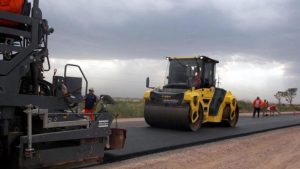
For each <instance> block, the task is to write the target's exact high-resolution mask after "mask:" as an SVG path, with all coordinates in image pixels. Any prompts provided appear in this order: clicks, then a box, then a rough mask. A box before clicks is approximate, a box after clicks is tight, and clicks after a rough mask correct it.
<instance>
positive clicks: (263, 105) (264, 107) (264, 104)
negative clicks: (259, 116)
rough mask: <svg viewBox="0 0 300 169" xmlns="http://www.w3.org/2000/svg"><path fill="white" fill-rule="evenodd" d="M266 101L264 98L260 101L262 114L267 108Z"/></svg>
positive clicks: (264, 113) (265, 112) (265, 113)
mask: <svg viewBox="0 0 300 169" xmlns="http://www.w3.org/2000/svg"><path fill="white" fill-rule="evenodd" d="M268 106H269V105H268V101H267V100H266V99H265V100H264V101H263V102H262V103H261V109H262V112H263V116H266V115H267V108H268Z"/></svg>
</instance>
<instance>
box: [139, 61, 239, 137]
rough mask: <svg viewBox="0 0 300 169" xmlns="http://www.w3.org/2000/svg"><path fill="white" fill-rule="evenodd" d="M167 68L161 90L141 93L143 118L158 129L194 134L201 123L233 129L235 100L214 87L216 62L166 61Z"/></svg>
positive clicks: (237, 110) (235, 121) (149, 89)
mask: <svg viewBox="0 0 300 169" xmlns="http://www.w3.org/2000/svg"><path fill="white" fill-rule="evenodd" d="M167 59H168V61H169V62H168V63H169V68H168V73H167V74H168V76H167V77H166V78H167V80H166V82H167V83H166V84H165V85H164V86H163V87H162V88H154V87H150V86H149V83H150V80H149V77H147V79H146V87H147V88H148V90H147V91H146V92H145V93H144V101H145V107H144V118H145V121H146V122H147V124H149V125H150V126H152V127H158V128H173V129H181V130H191V131H197V130H198V129H199V128H200V127H201V125H202V124H203V123H207V122H209V123H223V122H224V123H225V124H226V125H228V126H230V127H235V126H236V124H237V122H238V118H239V107H238V105H237V100H236V97H235V96H234V95H233V94H232V93H231V92H230V91H226V90H224V89H222V88H218V87H216V79H215V74H216V64H217V63H219V62H218V61H217V60H214V59H211V58H209V57H207V56H196V57H167Z"/></svg>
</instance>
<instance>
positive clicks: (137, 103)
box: [81, 98, 300, 118]
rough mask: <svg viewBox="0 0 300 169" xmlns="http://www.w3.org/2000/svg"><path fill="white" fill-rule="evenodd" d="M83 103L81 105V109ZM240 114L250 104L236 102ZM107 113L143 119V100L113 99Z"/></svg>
mask: <svg viewBox="0 0 300 169" xmlns="http://www.w3.org/2000/svg"><path fill="white" fill-rule="evenodd" d="M83 105H84V104H83V103H82V104H81V106H82V108H83ZM238 105H239V108H240V113H249V112H252V111H253V108H252V104H251V102H249V101H238ZM100 108H101V107H100V104H97V107H96V112H97V111H98V110H100ZM278 109H279V111H280V112H286V111H300V105H292V106H290V105H286V104H282V105H280V106H278ZM108 111H109V112H112V113H118V114H119V118H134V117H144V101H143V99H130V98H115V104H114V105H109V106H108Z"/></svg>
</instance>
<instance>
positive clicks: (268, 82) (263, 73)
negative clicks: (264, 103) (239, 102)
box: [218, 56, 286, 101]
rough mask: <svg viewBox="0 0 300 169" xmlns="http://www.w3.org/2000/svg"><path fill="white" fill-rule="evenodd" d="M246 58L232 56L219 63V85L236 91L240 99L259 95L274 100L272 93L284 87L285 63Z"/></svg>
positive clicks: (248, 98)
mask: <svg viewBox="0 0 300 169" xmlns="http://www.w3.org/2000/svg"><path fill="white" fill-rule="evenodd" d="M238 58H240V59H238ZM254 59H257V58H254ZM248 60H250V58H248V59H244V58H243V57H241V56H239V57H237V56H234V57H232V60H231V61H227V62H225V63H221V64H220V67H219V68H218V74H219V76H220V77H221V82H222V84H221V86H222V87H224V88H225V89H228V90H231V91H233V92H234V93H236V95H237V96H238V98H240V99H246V100H250V99H252V98H255V97H256V96H260V97H262V98H266V99H267V100H271V101H275V99H274V94H275V93H276V92H277V91H278V90H283V89H285V88H286V86H285V85H286V84H285V81H284V77H285V71H286V65H285V64H284V63H279V62H276V61H267V60H260V61H257V62H249V61H248Z"/></svg>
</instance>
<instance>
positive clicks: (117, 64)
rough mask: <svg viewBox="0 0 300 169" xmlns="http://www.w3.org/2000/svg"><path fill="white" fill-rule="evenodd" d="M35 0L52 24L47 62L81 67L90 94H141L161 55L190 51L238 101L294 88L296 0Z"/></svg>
mask: <svg viewBox="0 0 300 169" xmlns="http://www.w3.org/2000/svg"><path fill="white" fill-rule="evenodd" d="M40 3H41V8H42V10H43V14H44V18H46V19H48V22H49V24H50V26H52V27H54V29H55V32H54V34H52V35H51V37H50V38H49V46H50V58H51V63H52V68H57V69H58V73H59V74H62V73H63V69H62V68H63V65H64V64H66V63H75V64H79V65H81V66H82V68H83V70H84V72H85V74H86V76H87V77H88V79H89V83H90V87H93V88H95V90H96V93H97V94H100V93H106V94H111V95H112V96H121V97H142V95H143V92H144V90H145V87H144V86H145V78H146V77H147V76H149V77H150V79H151V84H152V85H153V86H162V85H163V84H164V76H165V72H166V66H167V62H166V60H165V57H166V56H196V55H207V56H210V57H212V58H215V59H217V60H219V61H220V63H219V64H218V68H217V69H218V76H219V77H220V79H221V80H220V81H221V87H223V88H225V89H227V90H231V91H232V92H233V93H234V94H235V95H237V97H238V98H240V99H244V100H252V99H253V98H254V97H256V96H261V97H262V98H267V99H269V100H271V101H275V100H274V96H273V95H274V94H275V93H276V92H277V91H278V90H286V89H287V88H290V87H297V88H300V85H299V83H300V78H299V75H300V66H298V64H299V60H300V57H299V54H300V47H299V44H300V22H299V20H300V12H299V10H298V9H300V1H298V0H284V1H283V0H264V1H261V0H251V1H249V0H210V1H206V0H180V1H179V0H159V1H158V0H114V1H111V0H88V1H87V0H60V1H50V0H48V1H45V0H43V1H41V2H40ZM70 72H71V73H70V74H71V75H76V73H77V72H76V70H72V71H70ZM51 75H52V72H50V73H48V75H47V77H48V78H49V77H50V76H51ZM295 101H296V102H298V103H300V96H298V97H297V98H296V100H295Z"/></svg>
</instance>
